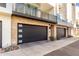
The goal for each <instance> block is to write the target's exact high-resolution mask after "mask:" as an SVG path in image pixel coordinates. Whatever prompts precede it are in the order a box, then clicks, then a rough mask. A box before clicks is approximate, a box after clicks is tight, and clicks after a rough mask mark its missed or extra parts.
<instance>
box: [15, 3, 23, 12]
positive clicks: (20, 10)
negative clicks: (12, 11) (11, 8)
mask: <svg viewBox="0 0 79 59" xmlns="http://www.w3.org/2000/svg"><path fill="white" fill-rule="evenodd" d="M16 11H17V12H21V13H24V3H16Z"/></svg>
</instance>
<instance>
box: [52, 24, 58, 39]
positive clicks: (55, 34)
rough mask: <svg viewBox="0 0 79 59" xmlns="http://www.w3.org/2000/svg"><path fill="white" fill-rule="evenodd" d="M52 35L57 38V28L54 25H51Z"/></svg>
mask: <svg viewBox="0 0 79 59" xmlns="http://www.w3.org/2000/svg"><path fill="white" fill-rule="evenodd" d="M53 37H54V39H55V40H57V28H56V25H54V26H53Z"/></svg>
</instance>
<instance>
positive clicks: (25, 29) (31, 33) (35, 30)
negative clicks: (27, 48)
mask: <svg viewBox="0 0 79 59" xmlns="http://www.w3.org/2000/svg"><path fill="white" fill-rule="evenodd" d="M18 31H19V32H18V39H19V43H27V42H34V41H41V40H47V27H45V26H36V25H26V24H19V25H18Z"/></svg>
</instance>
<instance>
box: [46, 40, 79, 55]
mask: <svg viewBox="0 0 79 59" xmlns="http://www.w3.org/2000/svg"><path fill="white" fill-rule="evenodd" d="M45 56H79V40H78V41H77V42H74V43H72V44H69V45H67V46H65V47H63V48H60V49H57V50H55V51H52V52H50V53H47V54H45Z"/></svg>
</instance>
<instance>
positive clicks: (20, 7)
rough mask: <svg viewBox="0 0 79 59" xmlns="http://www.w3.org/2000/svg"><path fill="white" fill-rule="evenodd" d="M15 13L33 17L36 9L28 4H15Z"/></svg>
mask: <svg viewBox="0 0 79 59" xmlns="http://www.w3.org/2000/svg"><path fill="white" fill-rule="evenodd" d="M16 11H17V12H21V13H25V14H28V15H32V16H35V15H36V11H37V8H36V7H34V6H32V5H30V4H24V3H16Z"/></svg>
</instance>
